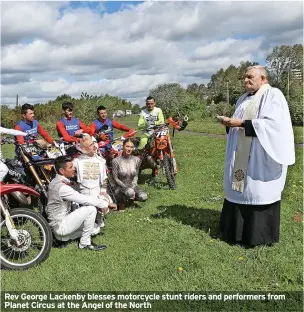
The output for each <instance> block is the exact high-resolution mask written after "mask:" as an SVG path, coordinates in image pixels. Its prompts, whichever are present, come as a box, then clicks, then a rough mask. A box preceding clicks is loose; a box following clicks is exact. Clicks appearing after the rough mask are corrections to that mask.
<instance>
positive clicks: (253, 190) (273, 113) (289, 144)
mask: <svg viewBox="0 0 304 312" xmlns="http://www.w3.org/2000/svg"><path fill="white" fill-rule="evenodd" d="M252 96H254V95H249V94H245V95H243V96H241V97H240V98H239V100H238V101H237V103H236V110H235V113H234V115H233V117H234V118H240V119H242V116H243V113H244V109H245V108H246V106H247V105H248V104H249V103H250V101H251V98H252ZM252 125H253V127H254V130H255V132H256V135H257V137H253V140H252V145H251V150H250V156H249V163H248V171H247V176H246V180H245V187H244V192H242V193H241V192H237V191H234V190H232V188H231V184H232V175H233V167H234V161H235V151H236V148H237V140H238V132H239V131H240V129H241V128H238V127H235V128H230V129H229V133H228V140H227V146H226V157H225V171H224V191H225V198H226V199H227V200H229V201H230V202H233V203H238V204H247V205H267V204H271V203H274V202H276V201H278V200H280V199H281V193H282V191H283V189H284V185H285V181H286V174H287V167H288V165H292V164H294V162H295V150H294V135H293V129H292V124H291V118H290V113H289V108H288V104H287V102H286V99H285V97H284V95H283V94H282V92H281V91H280V90H279V89H277V88H271V89H270V90H268V91H267V92H266V93H265V94H264V96H263V98H262V100H261V104H260V107H259V111H258V115H257V118H256V119H252ZM241 131H244V130H243V129H242V130H241Z"/></svg>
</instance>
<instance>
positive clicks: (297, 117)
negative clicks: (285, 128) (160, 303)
mask: <svg viewBox="0 0 304 312" xmlns="http://www.w3.org/2000/svg"><path fill="white" fill-rule="evenodd" d="M289 111H290V117H291V121H292V124H293V125H294V126H303V103H302V102H299V101H296V100H291V101H289Z"/></svg>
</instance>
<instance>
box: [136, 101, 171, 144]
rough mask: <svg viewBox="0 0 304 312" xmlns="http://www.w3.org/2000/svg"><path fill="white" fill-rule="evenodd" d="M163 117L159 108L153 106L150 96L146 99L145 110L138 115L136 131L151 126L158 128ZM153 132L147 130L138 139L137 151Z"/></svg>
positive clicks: (162, 122) (163, 121) (153, 102)
mask: <svg viewBox="0 0 304 312" xmlns="http://www.w3.org/2000/svg"><path fill="white" fill-rule="evenodd" d="M164 123H165V120H164V115H163V112H162V110H161V108H159V107H156V106H155V99H154V97H152V96H148V97H147V98H146V108H145V109H143V110H142V111H141V113H140V116H139V120H138V124H137V126H138V129H149V128H151V127H153V126H159V125H161V124H164ZM152 133H153V132H151V131H149V130H147V131H146V132H145V133H143V134H142V135H141V137H140V143H139V145H138V147H137V149H138V150H142V149H143V148H144V147H145V145H146V144H147V142H148V139H149V137H150V136H151V135H152Z"/></svg>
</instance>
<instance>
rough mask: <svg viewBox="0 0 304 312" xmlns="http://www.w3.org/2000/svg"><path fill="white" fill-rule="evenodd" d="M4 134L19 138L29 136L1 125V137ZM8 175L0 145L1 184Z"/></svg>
mask: <svg viewBox="0 0 304 312" xmlns="http://www.w3.org/2000/svg"><path fill="white" fill-rule="evenodd" d="M2 133H4V134H10V135H15V136H16V135H18V136H22V137H24V136H27V133H26V132H22V131H19V130H15V129H7V128H4V127H2V123H1V127H0V135H1V134H2ZM7 173H8V168H7V166H6V164H5V163H4V160H3V158H2V149H1V145H0V182H2V181H3V180H4V178H5V176H6V175H7Z"/></svg>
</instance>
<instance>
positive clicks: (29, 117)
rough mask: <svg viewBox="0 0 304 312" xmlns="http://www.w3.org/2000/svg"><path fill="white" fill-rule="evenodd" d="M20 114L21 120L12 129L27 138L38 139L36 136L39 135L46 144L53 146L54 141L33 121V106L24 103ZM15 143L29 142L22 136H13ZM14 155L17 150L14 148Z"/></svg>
mask: <svg viewBox="0 0 304 312" xmlns="http://www.w3.org/2000/svg"><path fill="white" fill-rule="evenodd" d="M21 114H22V118H23V120H20V121H18V122H17V124H16V125H15V127H14V129H15V130H19V131H22V132H26V134H27V135H28V136H31V137H34V138H35V137H36V138H37V139H38V134H40V135H41V136H42V137H43V138H44V139H45V140H46V141H47V142H48V143H50V144H55V141H54V139H53V138H52V137H51V136H50V135H49V134H48V133H47V131H46V130H45V129H44V128H43V127H42V126H41V124H40V123H39V122H38V121H37V120H36V119H35V112H34V106H33V105H31V104H28V103H25V104H23V105H22V106H21ZM15 141H17V142H18V143H19V144H24V143H26V142H28V141H29V138H28V137H23V136H22V135H17V136H15ZM16 154H17V155H19V153H18V148H17V146H16Z"/></svg>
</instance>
